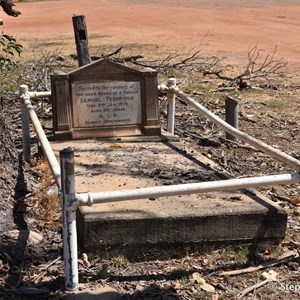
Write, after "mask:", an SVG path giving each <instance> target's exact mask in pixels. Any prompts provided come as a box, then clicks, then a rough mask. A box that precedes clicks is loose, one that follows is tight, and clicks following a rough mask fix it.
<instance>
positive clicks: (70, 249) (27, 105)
mask: <svg viewBox="0 0 300 300" xmlns="http://www.w3.org/2000/svg"><path fill="white" fill-rule="evenodd" d="M159 89H160V90H162V91H165V92H167V93H168V131H169V132H170V133H172V134H173V133H174V124H175V95H177V96H178V97H180V98H181V99H183V100H184V101H186V102H187V103H189V104H191V105H192V106H193V107H195V108H196V109H197V110H199V111H200V112H201V113H203V114H204V115H205V116H206V117H207V118H209V119H210V120H211V121H212V122H214V123H216V124H217V125H219V126H220V127H221V128H223V129H224V130H225V131H226V132H229V133H230V134H232V135H233V136H235V137H237V138H239V139H241V140H243V141H244V142H247V143H249V144H250V145H252V146H254V147H257V148H258V149H259V150H262V151H263V152H266V153H268V154H270V155H271V156H272V157H275V158H276V159H278V160H280V161H283V162H285V163H286V164H288V165H290V166H292V167H293V168H294V169H295V170H296V172H294V173H289V174H280V175H268V176H259V177H248V178H239V179H228V180H219V181H211V182H199V183H190V184H180V185H171V186H161V187H150V188H143V189H137V190H123V191H112V192H100V193H81V194H76V190H75V175H74V151H73V150H72V149H70V148H67V149H63V150H62V151H60V163H61V167H59V164H58V162H57V159H56V158H55V155H54V153H53V150H52V149H51V146H50V144H49V142H48V140H47V138H46V136H45V133H44V131H43V128H42V126H41V124H40V122H39V120H38V118H37V116H36V114H35V112H34V110H33V107H32V105H31V102H30V97H31V96H32V97H48V96H50V95H51V92H42V93H37V92H34V93H32V92H31V93H30V92H28V87H27V86H26V85H22V86H21V87H20V99H21V100H22V127H23V148H24V158H25V159H30V134H29V128H30V126H29V123H28V122H29V117H30V119H31V121H32V124H33V127H34V129H35V131H36V133H37V136H38V138H39V140H40V143H41V146H42V148H43V150H44V154H45V156H46V158H47V160H48V163H49V165H50V168H51V170H52V173H53V176H54V178H55V181H56V183H57V185H58V187H59V188H60V194H59V198H60V203H61V206H62V213H63V248H64V249H63V250H64V267H65V288H66V290H76V289H77V288H78V257H77V255H78V254H77V231H76V209H77V207H78V206H84V205H92V204H94V203H102V202H112V201H125V200H137V199H148V198H151V197H154V198H159V197H165V196H173V195H186V194H193V193H204V192H212V191H222V190H239V189H246V188H253V187H258V186H267V185H279V184H291V183H299V182H300V172H299V171H300V161H298V160H297V159H295V158H293V157H292V156H290V155H288V154H286V153H284V152H282V151H280V150H278V149H275V148H273V147H271V146H269V145H267V144H265V143H263V142H262V141H259V140H257V139H255V138H253V137H251V136H249V135H247V134H246V133H244V132H241V131H239V130H238V129H236V128H234V127H232V126H230V125H228V124H227V123H226V122H225V121H223V120H222V119H220V118H219V117H217V116H216V115H214V114H213V113H212V112H210V111H209V110H207V109H206V108H205V107H203V106H202V105H201V104H199V103H198V102H196V101H195V100H194V99H192V98H191V97H189V96H188V95H186V94H185V93H183V92H182V91H180V90H179V89H178V88H177V87H176V80H175V78H170V79H169V81H168V86H165V85H161V86H159ZM28 148H29V149H28Z"/></svg>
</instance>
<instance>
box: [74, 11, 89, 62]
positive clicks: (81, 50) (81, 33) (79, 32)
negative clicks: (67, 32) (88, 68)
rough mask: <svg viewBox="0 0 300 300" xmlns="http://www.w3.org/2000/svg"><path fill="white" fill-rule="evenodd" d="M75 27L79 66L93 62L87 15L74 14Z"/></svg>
mask: <svg viewBox="0 0 300 300" xmlns="http://www.w3.org/2000/svg"><path fill="white" fill-rule="evenodd" d="M72 19H73V27H74V34H75V42H76V49H77V57H78V65H79V67H81V66H84V65H87V64H89V63H90V62H91V57H90V53H89V45H88V44H89V43H88V33H87V27H86V23H85V16H74V17H73V18H72Z"/></svg>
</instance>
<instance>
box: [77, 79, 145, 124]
mask: <svg viewBox="0 0 300 300" xmlns="http://www.w3.org/2000/svg"><path fill="white" fill-rule="evenodd" d="M72 95H73V103H74V113H73V123H74V127H97V126H112V125H133V124H141V122H142V118H141V90H140V83H139V82H132V81H129V82H103V83H84V84H83V83H74V84H73V85H72Z"/></svg>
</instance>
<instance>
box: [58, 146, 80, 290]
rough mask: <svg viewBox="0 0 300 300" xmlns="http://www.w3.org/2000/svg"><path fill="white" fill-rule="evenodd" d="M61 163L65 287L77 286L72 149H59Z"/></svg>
mask: <svg viewBox="0 0 300 300" xmlns="http://www.w3.org/2000/svg"><path fill="white" fill-rule="evenodd" d="M60 164H61V195H60V197H61V198H60V199H61V202H62V203H61V205H62V210H63V249H64V267H65V288H66V290H68V291H73V290H76V289H77V288H78V253H77V231H76V208H74V207H73V206H72V201H73V200H74V199H75V175H74V151H73V150H72V149H70V148H66V149H63V150H61V151H60Z"/></svg>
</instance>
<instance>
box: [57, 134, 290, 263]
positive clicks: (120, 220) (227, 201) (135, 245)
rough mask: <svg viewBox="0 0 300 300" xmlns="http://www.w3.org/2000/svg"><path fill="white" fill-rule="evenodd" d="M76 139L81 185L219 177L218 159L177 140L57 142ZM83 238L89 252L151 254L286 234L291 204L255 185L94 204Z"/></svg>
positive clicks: (82, 223) (103, 187) (112, 186)
mask: <svg viewBox="0 0 300 300" xmlns="http://www.w3.org/2000/svg"><path fill="white" fill-rule="evenodd" d="M52 147H53V150H54V151H55V153H56V154H57V155H58V152H59V151H60V150H61V149H63V148H65V147H73V148H74V150H75V162H76V167H75V169H76V192H77V193H80V192H101V191H112V190H124V189H137V188H143V187H150V186H162V185H170V184H181V183H191V182H204V181H213V180H220V179H224V178H225V177H226V174H225V173H224V172H222V170H221V169H220V168H219V167H218V166H217V165H215V164H214V163H213V162H212V161H210V160H208V159H207V158H206V157H204V156H202V155H201V154H200V153H196V151H195V150H194V149H192V148H190V147H188V146H185V145H183V144H181V143H178V142H152V141H149V140H148V141H144V142H122V143H121V142H120V141H117V142H113V141H97V140H80V141H79V140H77V141H68V142H53V143H52ZM77 220H78V237H79V242H80V245H81V246H82V247H83V248H84V250H85V251H88V252H89V253H97V254H104V255H106V256H110V255H116V254H124V255H126V256H127V257H128V258H133V259H145V258H148V257H149V256H150V257H157V256H159V257H162V256H163V255H164V254H166V255H167V256H169V255H173V254H179V253H180V252H185V251H186V250H187V249H190V250H192V249H193V250H201V249H205V247H207V246H213V245H219V244H226V243H236V242H243V243H248V242H251V243H252V242H262V241H268V242H275V241H277V240H278V239H281V238H283V237H284V236H285V230H286V222H287V215H286V212H285V211H284V210H283V209H282V208H280V207H279V206H277V205H275V204H274V203H273V202H271V201H269V200H268V199H267V198H265V197H264V196H262V195H260V194H259V193H258V192H255V191H254V190H251V191H249V190H247V191H246V190H243V191H233V192H228V191H227V192H213V193H203V194H195V195H186V196H174V197H162V198H159V199H143V200H132V201H124V202H114V203H103V204H95V205H93V206H91V207H87V206H86V207H80V209H79V210H78V218H77Z"/></svg>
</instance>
